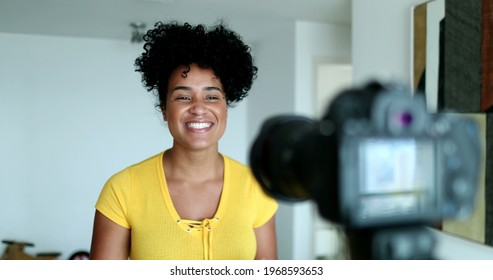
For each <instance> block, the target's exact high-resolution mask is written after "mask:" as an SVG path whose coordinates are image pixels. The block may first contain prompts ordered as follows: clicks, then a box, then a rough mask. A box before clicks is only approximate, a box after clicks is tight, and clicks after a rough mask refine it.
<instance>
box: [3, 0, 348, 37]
mask: <svg viewBox="0 0 493 280" xmlns="http://www.w3.org/2000/svg"><path fill="white" fill-rule="evenodd" d="M218 19H224V21H225V22H226V23H227V24H229V25H230V26H231V27H232V28H233V29H235V30H236V31H237V32H238V33H240V34H242V36H243V37H244V38H245V39H246V40H256V39H257V38H259V37H260V36H262V34H266V33H265V32H269V30H272V28H275V26H276V24H279V23H280V22H286V21H294V20H306V21H314V22H325V23H335V24H346V25H350V24H351V0H0V32H6V33H28V34H42V35H56V36H71V37H91V38H112V39H123V40H130V33H131V28H130V26H129V25H130V23H131V22H136V21H140V22H144V23H146V24H147V26H148V27H151V26H152V25H153V23H154V22H156V21H158V20H161V21H168V20H179V21H188V22H190V23H206V24H212V23H215V22H217V20H218Z"/></svg>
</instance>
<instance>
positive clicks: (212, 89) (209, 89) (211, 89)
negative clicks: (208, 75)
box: [204, 87, 223, 93]
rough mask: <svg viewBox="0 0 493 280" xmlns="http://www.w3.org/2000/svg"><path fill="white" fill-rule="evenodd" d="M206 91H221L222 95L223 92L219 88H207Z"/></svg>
mask: <svg viewBox="0 0 493 280" xmlns="http://www.w3.org/2000/svg"><path fill="white" fill-rule="evenodd" d="M204 90H206V91H214V90H217V91H219V92H221V93H222V92H223V90H222V89H221V88H219V87H205V88H204Z"/></svg>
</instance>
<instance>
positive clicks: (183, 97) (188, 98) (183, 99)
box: [176, 96, 190, 101]
mask: <svg viewBox="0 0 493 280" xmlns="http://www.w3.org/2000/svg"><path fill="white" fill-rule="evenodd" d="M176 100H178V101H189V100H190V97H188V96H178V97H176Z"/></svg>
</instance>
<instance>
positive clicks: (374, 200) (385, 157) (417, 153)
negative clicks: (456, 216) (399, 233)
mask: <svg viewBox="0 0 493 280" xmlns="http://www.w3.org/2000/svg"><path fill="white" fill-rule="evenodd" d="M359 155H360V156H359V164H360V166H359V170H360V174H359V175H360V176H359V180H360V182H359V197H360V203H359V205H360V213H359V215H360V217H361V218H362V219H372V218H373V219H375V218H385V217H405V216H416V215H421V214H422V213H427V211H429V210H430V208H432V207H433V202H434V201H435V195H436V192H435V191H434V185H435V174H436V172H435V171H436V170H435V169H436V164H435V151H434V144H433V142H432V141H429V140H416V139H414V138H410V139H407V138H406V139H396V138H369V139H365V140H363V141H362V142H361V143H360V145H359Z"/></svg>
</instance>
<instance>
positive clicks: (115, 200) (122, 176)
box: [96, 170, 130, 228]
mask: <svg viewBox="0 0 493 280" xmlns="http://www.w3.org/2000/svg"><path fill="white" fill-rule="evenodd" d="M129 179H130V178H129V172H128V170H123V171H121V172H119V173H117V174H115V175H113V176H112V177H111V178H110V179H109V180H108V181H107V182H106V184H105V185H104V187H103V189H102V191H101V193H100V195H99V198H98V200H97V202H96V209H97V210H98V211H99V212H101V213H102V214H103V215H104V216H106V217H107V218H109V219H110V220H112V221H113V222H115V223H116V224H118V225H120V226H122V227H125V228H130V224H129V223H128V220H127V210H128V196H129V189H130V180H129Z"/></svg>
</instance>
